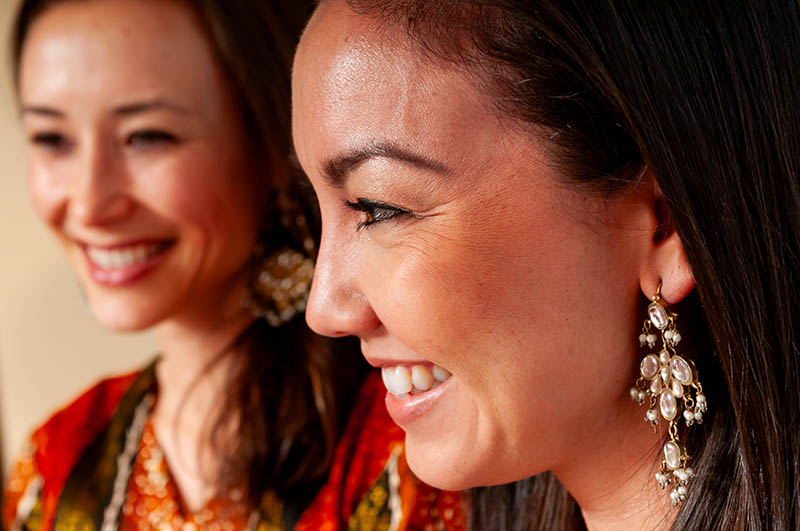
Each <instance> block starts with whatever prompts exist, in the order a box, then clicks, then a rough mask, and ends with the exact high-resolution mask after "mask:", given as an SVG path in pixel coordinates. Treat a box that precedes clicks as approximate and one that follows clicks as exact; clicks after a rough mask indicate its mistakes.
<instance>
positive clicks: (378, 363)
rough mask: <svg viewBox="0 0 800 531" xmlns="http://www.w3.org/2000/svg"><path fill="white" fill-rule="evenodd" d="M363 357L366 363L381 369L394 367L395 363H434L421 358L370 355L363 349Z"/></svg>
mask: <svg viewBox="0 0 800 531" xmlns="http://www.w3.org/2000/svg"><path fill="white" fill-rule="evenodd" d="M362 353H363V354H364V358H366V360H367V363H369V364H370V365H372V366H373V367H375V368H377V369H382V368H383V367H394V366H397V365H435V363H433V362H432V361H429V360H423V359H411V358H386V357H383V358H379V357H376V356H371V355H369V354H367V353H366V352H364V351H363V349H362Z"/></svg>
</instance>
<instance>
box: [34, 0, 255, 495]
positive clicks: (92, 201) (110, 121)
mask: <svg viewBox="0 0 800 531" xmlns="http://www.w3.org/2000/svg"><path fill="white" fill-rule="evenodd" d="M214 57H215V56H214V53H213V51H212V48H211V45H210V43H209V42H208V40H207V39H206V37H205V35H204V33H203V31H202V30H201V26H200V24H199V22H198V21H197V20H196V19H195V16H194V15H193V13H192V11H191V10H190V8H188V7H187V6H186V5H184V4H183V3H181V2H177V1H174V2H173V1H150V0H103V1H91V2H65V3H62V4H58V5H56V6H54V7H51V8H49V9H48V10H47V11H45V12H44V13H43V14H42V15H41V16H40V17H39V18H38V19H37V20H36V21H35V22H34V24H33V26H32V27H31V30H30V34H29V37H28V39H27V41H26V43H25V46H24V50H23V55H22V62H21V80H20V87H19V94H20V102H21V107H22V119H23V125H24V129H25V131H26V133H27V134H28V136H29V137H30V139H31V148H30V156H29V162H30V164H29V175H30V193H31V197H32V199H33V204H34V206H35V209H36V211H37V213H38V214H39V215H40V217H41V218H42V219H43V220H44V221H45V222H46V223H47V225H48V226H49V228H50V229H51V230H52V231H53V233H54V234H55V236H56V237H57V239H58V241H59V242H60V243H61V245H62V246H63V248H64V250H65V252H66V255H67V257H68V259H69V261H70V263H71V265H72V266H73V267H74V269H75V271H76V272H77V274H78V276H79V278H80V280H81V283H82V285H83V287H84V289H85V291H86V293H87V295H88V299H89V303H90V305H91V308H92V310H93V313H94V315H95V316H96V317H97V319H98V320H99V321H100V322H101V323H102V324H104V325H106V326H108V327H110V328H113V329H117V330H140V329H143V328H147V327H151V326H156V330H157V332H158V334H159V338H160V341H161V347H162V349H163V358H162V361H161V362H160V363H159V365H158V368H157V374H158V383H159V397H158V401H157V406H156V411H155V413H154V423H155V427H156V433H157V435H158V437H159V442H160V444H161V446H162V447H163V449H164V451H165V454H166V457H167V460H168V461H169V463H170V466H171V469H172V470H171V471H172V473H173V475H174V476H175V478H176V480H177V483H178V486H179V488H180V490H181V493H182V495H183V497H184V500H185V502H186V503H187V505H188V506H189V507H190V508H197V507H200V506H202V505H203V504H204V503H205V502H206V501H207V500H208V497H209V496H210V494H211V486H210V485H209V480H208V472H211V473H214V468H213V463H214V459H213V456H208V455H205V456H204V458H203V461H204V462H206V463H208V464H209V466H208V467H207V468H206V469H205V470H204V469H203V467H200V466H199V463H198V462H196V460H195V459H194V456H197V455H199V452H200V451H201V446H200V440H201V434H202V428H203V426H204V421H205V420H206V419H208V418H209V412H213V411H214V406H215V404H216V403H217V402H218V397H219V395H220V393H221V392H222V389H221V385H222V382H223V378H222V376H223V374H224V364H222V365H220V366H218V367H217V369H215V370H214V371H212V373H211V374H210V375H209V377H208V378H205V379H203V380H202V381H201V383H200V384H199V386H198V388H197V389H196V392H194V393H192V394H191V395H189V399H188V400H187V401H186V403H185V406H184V409H183V411H182V414H181V415H180V416H178V415H177V413H178V409H179V406H180V404H181V400H182V399H183V398H185V393H186V391H187V389H188V387H189V384H190V383H191V382H192V381H193V380H194V378H195V377H196V376H197V374H198V373H199V371H200V370H201V369H202V368H203V367H204V366H205V364H206V363H207V362H208V361H209V360H210V359H211V358H212V357H214V356H216V355H217V354H218V353H219V352H220V351H221V350H222V349H224V348H225V347H226V346H227V345H229V344H230V342H231V341H232V339H233V338H234V337H235V336H236V335H237V334H238V333H239V332H240V331H241V330H242V329H243V328H244V327H245V326H247V325H248V324H249V322H250V321H251V319H252V317H251V316H250V314H249V313H248V312H247V311H246V310H244V309H243V307H242V304H241V303H242V297H243V295H244V293H245V289H246V282H245V279H246V275H245V273H246V272H245V267H246V264H247V262H248V259H249V257H250V256H251V252H252V249H253V245H254V243H255V241H256V239H257V235H258V232H259V224H260V223H259V220H260V219H261V217H262V213H263V210H264V207H265V205H264V204H262V202H263V199H261V198H263V197H265V196H266V193H265V190H264V189H263V188H264V186H265V185H264V184H260V183H263V181H264V179H262V178H261V176H260V175H258V173H257V171H256V169H255V163H256V159H255V158H254V157H253V156H252V154H251V153H250V150H249V147H248V146H249V139H248V138H247V137H246V135H245V129H244V126H243V124H242V123H241V120H240V116H239V112H238V108H237V106H236V101H235V98H234V96H233V94H232V91H231V88H230V87H229V85H228V81H227V79H226V78H225V76H224V74H223V71H222V69H221V67H220V65H219V64H217V62H216V61H215V59H214ZM140 240H148V241H149V240H154V241H170V242H172V244H171V246H170V247H169V249H168V250H167V251H166V252H165V255H164V257H163V259H162V260H161V261H160V262H159V263H158V264H157V265H156V267H155V268H154V269H153V270H152V271H150V272H149V273H148V274H146V275H145V276H144V277H142V278H140V279H138V280H136V281H134V282H132V283H129V284H127V285H122V286H108V285H104V284H102V283H99V282H97V281H96V279H95V278H94V277H93V276H92V274H91V272H90V269H89V265H88V259H87V256H86V254H85V253H84V250H83V249H84V246H85V245H90V246H109V245H119V244H124V243H129V242H135V241H140ZM176 426H177V429H176ZM187 456H191V457H187ZM204 472H205V474H204Z"/></svg>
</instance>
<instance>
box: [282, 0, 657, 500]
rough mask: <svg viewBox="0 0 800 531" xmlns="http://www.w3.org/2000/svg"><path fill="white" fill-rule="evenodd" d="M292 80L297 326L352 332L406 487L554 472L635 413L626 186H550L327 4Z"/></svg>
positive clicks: (456, 85)
mask: <svg viewBox="0 0 800 531" xmlns="http://www.w3.org/2000/svg"><path fill="white" fill-rule="evenodd" d="M293 86H294V88H293V91H294V93H293V98H294V113H295V114H294V139H295V146H296V150H297V155H298V157H299V160H300V162H301V164H302V166H303V168H304V170H305V171H306V172H307V173H308V175H309V177H310V179H311V181H312V183H313V185H314V188H315V190H316V192H317V196H318V199H319V202H320V205H321V211H322V220H323V233H322V243H321V249H320V255H319V258H318V263H317V269H316V276H315V278H314V284H313V289H312V293H311V300H310V302H309V308H308V311H307V319H308V322H309V324H310V325H311V327H312V328H314V329H315V330H316V331H318V332H320V333H323V334H327V335H331V336H339V335H346V334H353V335H356V336H358V337H359V338H360V339H361V347H362V350H363V353H364V355H365V356H366V358H367V360H368V361H369V362H370V363H371V364H372V365H374V366H376V367H380V368H381V369H382V370H383V372H384V381H385V382H386V384H387V388H388V391H389V392H388V393H387V400H386V403H387V407H388V409H389V412H390V413H391V415H392V416H393V418H394V419H395V421H396V422H397V423H398V424H400V425H401V426H402V427H403V428H404V429H405V430H406V433H407V436H406V443H407V455H408V460H409V463H410V465H411V467H412V468H413V469H414V471H415V472H416V473H417V474H418V475H419V476H420V477H421V478H422V479H423V480H426V481H428V482H430V483H432V484H434V485H435V486H439V487H445V488H451V489H458V488H463V487H468V486H475V485H486V484H495V483H501V482H508V481H512V480H516V479H520V478H522V477H525V476H529V475H532V474H535V473H538V472H541V471H544V470H548V469H550V470H555V471H559V470H561V469H564V468H565V467H567V466H570V465H571V464H572V463H577V462H579V461H580V460H581V459H586V458H590V457H591V458H593V459H597V458H598V457H600V456H601V455H602V453H603V452H604V451H605V450H604V448H606V446H607V445H610V444H612V441H610V438H616V439H618V436H617V435H616V433H619V432H615V429H616V427H617V424H621V423H625V424H626V425H627V423H629V422H631V419H633V420H632V422H636V423H640V422H641V419H640V418H639V414H638V412H636V411H634V410H633V408H632V407H631V405H630V399H629V397H628V389H629V387H630V385H631V382H633V381H634V379H635V378H634V364H635V362H634V345H633V338H634V337H635V335H636V334H638V332H637V331H636V328H637V321H638V320H639V319H638V318H639V316H638V315H637V312H636V307H637V298H638V297H639V296H640V295H639V272H640V269H641V267H642V262H643V260H644V256H645V248H646V243H647V242H649V241H652V234H650V233H648V232H647V231H646V230H645V228H646V227H648V226H650V225H649V224H650V223H651V222H652V219H651V217H650V213H649V211H648V210H647V209H645V208H638V204H639V202H642V201H640V199H637V198H636V196H635V194H634V195H633V196H630V197H625V198H618V199H615V200H613V201H612V200H604V199H600V198H597V197H592V196H590V195H588V194H586V195H584V194H580V193H577V192H575V191H573V190H570V189H569V188H568V187H567V186H566V185H564V184H561V181H563V179H560V176H559V175H558V172H557V169H556V168H555V166H554V164H553V163H552V161H551V160H550V158H549V155H548V148H547V146H546V144H545V143H544V142H542V141H540V140H537V139H536V138H535V137H534V136H533V135H531V134H530V133H525V132H522V131H521V129H520V127H519V126H518V124H516V123H514V122H513V121H512V120H511V119H507V118H503V117H501V116H500V115H499V114H498V112H497V111H496V109H495V108H494V107H493V102H492V100H491V99H490V97H489V96H487V95H486V94H485V93H483V92H481V90H479V89H478V88H477V87H476V83H475V80H474V79H473V78H472V77H470V76H469V75H467V74H465V73H462V72H459V71H457V70H455V69H452V68H449V67H448V66H446V65H445V66H443V65H435V64H431V63H430V62H428V61H427V60H425V59H423V58H421V57H420V56H419V55H417V53H416V52H415V51H414V49H413V48H412V47H409V46H407V44H406V43H405V42H404V41H403V33H402V30H398V31H397V33H396V34H395V33H392V31H391V30H387V29H386V28H376V27H375V25H374V23H372V22H371V21H370V20H369V19H367V18H363V17H360V16H357V15H355V14H353V13H351V12H350V11H349V10H348V8H347V7H346V5H345V3H344V2H338V1H336V2H328V3H326V4H323V7H322V8H321V10H320V11H318V12H317V14H316V15H315V17H314V18H313V19H312V21H311V23H310V25H309V27H308V29H307V31H306V33H305V35H304V37H303V39H302V41H301V44H300V48H299V50H298V54H297V57H296V60H295V67H294V79H293ZM637 426H638V424H637ZM644 431H646V430H644ZM616 444H620V441H619V440H616ZM622 444H624V443H622Z"/></svg>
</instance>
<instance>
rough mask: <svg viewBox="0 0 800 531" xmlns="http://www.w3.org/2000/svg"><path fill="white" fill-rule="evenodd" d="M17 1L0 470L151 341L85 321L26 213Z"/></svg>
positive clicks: (4, 77) (148, 349) (0, 71)
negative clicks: (32, 435) (33, 433)
mask: <svg viewBox="0 0 800 531" xmlns="http://www.w3.org/2000/svg"><path fill="white" fill-rule="evenodd" d="M16 4H17V0H0V25H2V28H1V29H2V40H0V43H2V44H0V53H1V54H2V59H0V169H2V174H1V175H0V249H1V250H2V251H0V437H1V438H2V444H1V445H0V450H1V451H2V462H4V466H3V468H4V469H5V470H6V471H7V470H8V466H7V465H8V461H9V460H10V459H11V458H13V454H15V453H16V452H17V451H18V450H19V448H20V447H21V445H22V443H23V440H24V438H25V437H26V435H27V434H28V432H29V431H30V430H31V429H32V428H33V427H34V426H35V425H36V424H37V423H39V422H41V421H42V420H44V419H45V418H46V417H47V416H48V415H49V413H50V412H52V411H53V410H54V409H55V408H57V407H58V406H59V405H62V404H64V402H65V401H67V400H68V399H69V398H71V397H73V396H74V395H75V394H76V393H78V392H80V390H81V389H83V388H85V387H86V386H88V385H89V384H91V383H92V382H93V381H95V380H96V379H98V378H99V377H101V376H103V375H107V374H113V373H116V372H120V371H124V370H128V369H131V368H135V367H137V366H138V365H140V364H141V363H143V362H144V361H145V360H147V359H149V358H150V357H151V356H152V355H153V354H154V353H155V351H156V346H155V342H154V341H153V338H152V336H149V335H146V334H137V335H124V336H121V335H115V334H112V333H109V332H107V331H105V330H103V329H102V328H101V327H100V326H98V325H97V324H96V323H94V322H93V320H92V318H91V316H90V315H89V312H88V311H87V310H86V308H85V307H84V305H83V303H82V302H81V298H80V292H79V290H78V287H77V284H76V282H75V279H74V277H73V275H72V274H71V272H70V270H69V268H68V266H67V264H66V261H65V260H63V259H62V256H61V254H60V253H59V250H58V248H57V247H56V245H55V243H54V241H53V239H52V238H51V237H50V235H49V234H48V233H47V231H46V230H45V229H44V228H43V227H42V226H41V224H40V223H39V221H38V219H36V217H35V216H34V214H33V211H32V209H31V206H30V203H29V201H28V196H27V189H26V179H25V142H24V137H23V135H22V134H21V132H20V131H19V127H18V119H17V112H16V109H15V105H14V100H13V97H12V87H11V80H10V75H9V69H8V61H7V59H6V58H7V57H8V54H9V50H8V45H7V43H8V39H7V35H8V28H9V25H10V23H11V18H12V15H13V12H14V9H15V6H16Z"/></svg>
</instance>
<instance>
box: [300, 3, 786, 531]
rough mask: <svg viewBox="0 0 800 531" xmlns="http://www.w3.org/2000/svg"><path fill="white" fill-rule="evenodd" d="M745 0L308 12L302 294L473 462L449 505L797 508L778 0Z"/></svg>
mask: <svg viewBox="0 0 800 531" xmlns="http://www.w3.org/2000/svg"><path fill="white" fill-rule="evenodd" d="M757 4H758V5H755V4H754V3H752V4H751V3H747V2H744V3H742V2H737V3H729V2H713V1H712V2H667V1H664V2H649V3H642V2H637V1H627V0H586V1H584V0H552V1H551V0H539V1H536V2H530V1H527V0H475V1H459V2H452V1H448V0H398V1H391V0H381V1H377V0H325V1H322V2H320V5H319V7H318V8H317V10H316V12H315V14H314V16H313V17H312V19H311V21H310V22H309V25H308V27H307V28H306V31H305V33H304V35H303V37H302V39H301V43H300V46H299V48H298V52H297V55H296V57H295V63H294V70H293V89H292V90H293V128H294V141H295V149H296V153H297V156H298V159H299V161H300V162H301V164H302V166H303V168H304V169H305V171H306V173H307V174H308V176H309V178H310V180H311V182H312V184H313V186H314V189H315V190H316V192H317V197H318V200H319V203H320V209H321V214H322V241H321V244H320V251H319V256H318V262H317V268H316V273H315V277H314V284H313V289H312V293H311V296H310V300H309V304H308V310H307V313H306V318H307V321H308V323H309V324H310V325H311V327H312V328H313V329H315V330H316V331H318V332H320V333H322V334H326V335H329V336H334V337H338V336H345V335H355V336H357V337H358V338H359V339H360V342H361V349H362V352H363V354H364V356H365V357H366V359H367V361H368V362H369V363H370V364H371V365H374V366H376V367H379V368H381V370H382V371H383V375H384V383H385V386H386V388H387V391H388V392H387V398H386V403H387V406H388V409H389V412H390V414H391V415H392V417H393V418H394V420H395V421H396V422H397V423H398V424H399V425H401V426H402V427H403V428H404V430H405V432H406V446H407V454H408V460H409V465H410V466H411V468H412V469H413V470H414V471H416V472H417V473H418V474H419V475H420V477H421V478H422V479H423V480H425V481H428V482H430V483H431V484H432V485H435V486H439V487H442V488H449V489H463V488H467V487H477V489H476V490H474V491H472V497H471V502H472V526H473V528H475V529H491V530H492V531H497V530H504V529H509V530H519V531H522V530H525V531H527V530H530V529H541V530H552V529H582V528H589V529H598V530H599V529H623V528H624V529H669V528H672V529H681V530H687V529H691V530H709V529H716V530H728V529H748V530H754V531H755V530H760V529H794V528H797V526H798V525H800V506H799V505H798V500H799V499H800V490H798V488H799V487H798V485H800V460H798V458H797V455H798V453H799V452H800V430H798V421H797V413H796V412H797V410H798V408H800V328H798V326H800V321H798V320H797V318H796V316H797V315H798V314H800V306H799V305H800V292H798V288H797V282H796V271H798V267H800V225H799V224H798V220H800V216H799V215H798V213H800V187H798V180H797V175H798V172H800V150H798V146H799V145H800V141H799V136H800V132H798V128H797V124H798V123H800V116H798V110H799V109H800V102H798V97H797V91H796V90H794V87H796V86H797V84H798V81H800V80H799V79H798V74H799V73H800V67H798V61H797V50H798V49H800V11H798V6H797V4H796V3H792V4H791V6H790V5H789V4H787V3H786V2H779V1H775V2H770V1H766V2H758V3H757ZM778 36H779V37H778ZM631 398H633V400H634V402H635V403H636V404H639V405H645V404H646V405H647V407H646V408H645V409H644V410H640V409H638V408H637V407H635V405H632V404H631ZM645 423H646V424H645ZM651 428H655V429H656V434H654V433H653V429H651ZM662 489H665V490H662Z"/></svg>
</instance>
